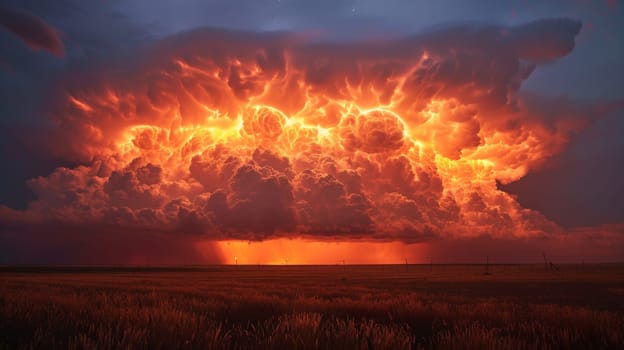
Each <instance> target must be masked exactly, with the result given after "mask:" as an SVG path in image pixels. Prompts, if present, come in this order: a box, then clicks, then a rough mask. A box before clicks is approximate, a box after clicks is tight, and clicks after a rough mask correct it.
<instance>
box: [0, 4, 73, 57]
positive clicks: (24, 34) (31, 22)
mask: <svg viewBox="0 0 624 350" xmlns="http://www.w3.org/2000/svg"><path fill="white" fill-rule="evenodd" d="M0 27H2V28H4V29H5V30H8V31H10V32H11V33H13V34H14V35H16V36H17V37H19V38H20V39H21V40H22V41H23V42H24V43H25V44H26V45H28V46H29V47H30V48H31V49H33V50H45V51H48V52H50V53H51V54H54V55H56V56H58V57H63V56H64V55H65V46H64V45H63V41H62V40H61V38H60V36H59V32H58V31H57V30H56V29H54V28H53V27H52V26H50V25H49V24H47V23H46V22H44V21H43V20H42V19H41V18H39V17H37V16H35V15H33V14H31V13H28V12H24V11H21V10H17V9H12V8H9V7H5V6H0Z"/></svg>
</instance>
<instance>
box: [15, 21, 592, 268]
mask: <svg viewBox="0 0 624 350" xmlns="http://www.w3.org/2000/svg"><path fill="white" fill-rule="evenodd" d="M464 29H465V28H464ZM477 29H478V30H477ZM477 29H475V30H472V31H466V30H463V29H462V28H454V29H449V30H443V31H440V32H434V33H429V34H427V35H423V36H415V37H411V38H407V39H401V40H394V41H388V42H362V43H340V44H327V43H314V42H306V41H302V39H301V37H299V36H296V35H290V34H283V33H260V34H258V33H246V32H236V31H220V30H197V31H194V32H190V33H186V34H183V35H180V36H177V37H174V38H170V39H167V40H164V41H163V42H161V43H160V44H158V45H156V46H155V47H153V48H151V49H150V50H147V51H146V52H145V53H144V54H143V56H141V57H140V58H138V59H137V62H120V63H117V64H116V65H115V64H113V65H111V66H110V67H103V68H100V69H95V68H94V69H92V70H91V71H87V72H80V74H77V75H76V76H75V77H68V78H67V82H64V84H65V85H66V87H65V88H64V89H62V93H61V95H59V97H58V99H56V103H54V104H53V105H52V106H51V107H50V110H51V111H53V112H52V113H53V115H54V122H55V123H56V124H57V126H58V130H59V132H58V134H57V135H56V136H55V137H52V139H51V141H50V142H49V143H48V144H47V148H48V149H50V150H51V151H52V152H55V153H56V154H57V155H60V156H63V157H66V158H69V159H72V160H75V161H80V162H82V163H83V164H84V165H82V166H78V167H74V168H58V169H57V170H56V171H54V172H53V173H52V174H50V175H49V176H45V177H39V178H36V179H33V180H31V182H30V185H31V187H32V189H33V191H34V192H35V194H36V195H37V200H35V201H33V202H32V203H31V204H30V207H29V210H28V211H27V212H25V213H20V214H19V215H22V216H24V215H26V216H29V215H30V216H31V217H36V218H37V220H40V221H42V222H46V221H54V222H66V223H72V224H74V225H80V224H89V225H101V224H105V225H111V227H118V228H123V229H126V230H139V231H141V232H145V231H155V232H169V233H171V232H175V233H177V234H184V235H189V236H191V237H200V238H201V239H207V240H223V241H228V242H229V243H227V244H225V245H224V244H221V245H220V247H221V249H222V250H223V251H224V252H225V253H224V255H225V256H230V257H231V258H233V256H237V257H238V259H239V261H240V262H245V263H256V262H261V263H278V262H279V261H281V259H282V258H284V259H288V260H289V262H290V263H299V262H301V263H304V262H328V261H329V262H333V261H334V260H336V259H343V257H338V258H336V257H334V255H336V256H348V257H349V262H391V261H394V260H396V256H395V255H396V254H395V253H392V254H390V253H383V254H382V253H380V255H376V254H377V253H373V252H379V249H382V251H384V252H387V251H393V252H396V251H399V253H397V254H398V255H401V257H400V259H399V260H402V259H403V258H404V257H405V256H404V255H405V254H403V253H402V252H400V251H401V249H400V247H399V246H400V245H401V244H402V243H401V244H399V243H396V244H395V243H387V244H386V245H384V246H376V247H377V248H375V249H373V246H369V245H368V243H340V244H337V243H323V241H332V242H333V241H335V240H336V239H338V240H342V239H346V240H350V241H352V242H353V241H354V240H362V241H376V242H392V241H401V242H406V243H418V242H424V241H429V240H431V239H438V238H456V237H463V238H465V237H479V236H483V235H487V236H492V237H498V238H509V237H534V236H538V235H543V234H546V233H552V232H555V231H557V230H558V227H557V225H556V224H554V223H552V222H550V221H549V220H547V219H546V218H544V217H543V216H542V215H541V214H540V213H538V212H536V211H533V210H530V209H526V208H522V207H521V206H520V205H519V204H518V202H517V201H516V200H515V199H514V198H513V197H512V196H510V195H509V194H507V193H505V192H503V191H500V190H499V189H498V188H497V182H501V183H509V182H513V181H516V180H518V179H520V178H522V177H523V176H524V175H525V174H527V172H529V171H531V170H532V169H535V168H536V167H539V166H540V165H541V164H543V163H544V162H545V161H546V160H547V159H548V158H549V157H551V156H552V155H554V154H556V153H558V152H560V151H561V150H562V149H563V148H564V147H565V145H566V144H567V142H568V141H569V139H570V137H571V135H573V134H574V133H575V132H578V131H579V130H581V129H582V128H583V127H584V125H585V124H586V123H587V121H588V118H586V116H584V115H558V114H557V113H552V111H549V115H548V116H545V113H544V115H542V114H540V111H539V108H534V106H531V105H530V101H529V100H525V99H523V97H522V95H521V94H520V93H519V88H520V86H521V83H522V82H523V81H524V80H525V79H527V78H528V77H529V76H530V74H531V72H532V71H533V70H534V69H535V68H536V64H537V63H536V62H542V61H546V60H550V59H553V58H556V57H559V56H561V55H564V54H567V53H568V52H569V51H570V50H571V49H572V47H573V44H574V36H575V35H576V34H577V33H578V31H579V29H580V24H579V23H577V22H575V21H572V20H545V21H537V22H534V23H530V24H527V25H524V26H520V27H515V28H500V27H492V26H485V27H480V28H477ZM540 33H544V34H545V35H539V34H540ZM546 34H548V35H546ZM470 43H473V44H470ZM120 67H123V68H122V69H120ZM129 67H130V68H129ZM290 238H303V239H308V240H312V241H317V243H310V242H307V241H306V242H307V243H305V244H304V243H302V242H304V241H300V240H294V241H293V240H289V239H290ZM267 239H269V240H271V241H270V242H271V243H250V244H251V246H254V247H255V246H258V245H261V246H262V247H263V249H264V247H266V249H267V250H268V251H272V250H273V249H274V248H275V247H279V248H280V249H279V250H280V251H282V250H284V249H285V251H287V252H288V251H289V250H290V249H291V248H290V247H293V248H292V249H294V250H296V251H297V252H298V253H297V254H295V253H292V254H291V253H288V254H287V255H288V257H286V256H283V255H284V253H274V254H268V255H262V254H261V255H257V254H256V253H253V252H252V251H251V250H248V249H247V248H246V247H248V246H247V243H236V242H237V241H241V242H247V241H252V242H256V241H262V240H267ZM304 246H305V249H306V251H309V253H304V251H303V250H302V249H299V248H303V247H304ZM380 247H383V248H380ZM386 247H387V248H388V249H387V250H386ZM330 248H331V249H330ZM326 249H327V253H323V252H324V251H325V250H326ZM362 250H364V251H366V252H367V253H366V254H367V256H362V257H360V258H358V257H357V256H358V255H357V253H354V252H356V251H362ZM410 257H411V258H414V257H413V256H410ZM345 259H346V258H345ZM256 260H258V261H256Z"/></svg>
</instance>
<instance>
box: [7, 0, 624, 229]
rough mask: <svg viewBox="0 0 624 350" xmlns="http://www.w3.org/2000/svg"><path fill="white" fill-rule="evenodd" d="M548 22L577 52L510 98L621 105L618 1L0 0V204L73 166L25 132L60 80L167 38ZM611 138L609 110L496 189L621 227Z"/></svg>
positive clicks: (369, 34) (622, 48)
mask: <svg viewBox="0 0 624 350" xmlns="http://www.w3.org/2000/svg"><path fill="white" fill-rule="evenodd" d="M31 15H32V16H31ZM551 17H569V18H574V19H578V20H580V21H581V22H582V23H583V28H582V30H581V33H580V34H579V35H578V37H577V38H576V39H577V40H576V47H575V49H574V51H573V52H572V53H571V54H569V55H567V56H564V57H561V58H559V59H556V60H554V61H552V62H548V63H546V64H544V65H541V66H540V67H539V69H537V70H536V71H535V72H534V73H533V74H532V75H531V77H530V78H529V80H528V81H527V82H526V83H525V84H524V85H523V86H522V90H521V93H523V94H524V93H526V94H527V95H531V94H535V93H537V94H540V95H545V96H551V97H557V98H561V99H562V100H566V101H568V100H569V101H574V102H573V103H579V104H582V103H597V104H605V103H615V104H617V103H618V102H619V103H621V102H622V101H623V99H624V92H623V91H624V89H623V88H622V84H624V65H623V63H622V62H624V21H623V19H624V4H622V3H619V2H618V1H616V0H602V1H597V0H594V1H591V0H550V1H543V0H510V1H498V0H471V1H464V0H437V1H427V0H417V1H415V0H386V1H374V0H350V1H345V0H318V1H307V0H270V1H269V0H239V1H236V0H220V1H212V0H211V1H206V0H177V1H173V0H169V1H166V0H134V1H121V0H98V1H79V0H55V1H48V0H0V43H1V45H0V162H1V164H3V165H4V166H3V171H2V172H1V173H0V204H2V205H6V206H8V207H11V208H15V209H24V208H26V206H27V204H28V203H29V202H30V201H31V200H33V199H34V195H33V194H32V193H31V191H30V189H29V188H28V187H27V185H26V181H27V180H28V179H31V178H34V177H37V176H47V175H49V174H50V173H51V172H52V171H53V170H54V169H55V168H57V167H59V166H68V167H72V166H75V165H77V161H76V160H69V159H64V158H63V157H54V156H51V155H49V154H48V153H46V152H41V150H40V149H38V148H37V146H36V144H37V142H36V140H35V138H37V137H38V136H35V135H45V134H46V133H47V132H48V131H49V128H51V125H49V122H48V121H47V120H48V118H47V113H48V112H49V111H47V110H46V109H45V108H44V106H47V104H46V103H47V102H48V100H49V99H50V98H51V96H53V95H54V94H52V92H54V91H55V88H56V87H57V84H58V79H59V78H60V77H62V76H64V75H65V74H66V73H67V72H74V71H76V70H77V69H81V68H84V67H89V66H91V65H95V64H103V63H105V62H107V61H110V60H115V59H116V58H118V57H128V56H134V55H135V52H138V50H139V49H140V48H141V47H146V46H149V45H150V44H151V43H154V42H156V41H159V40H161V39H163V38H166V37H169V36H171V35H174V34H178V33H182V32H185V31H188V30H192V29H195V28H199V27H216V28H235V29H245V30H250V31H289V32H303V33H312V34H313V35H317V36H318V37H320V38H321V40H324V41H342V42H348V41H353V40H367V39H375V40H378V39H384V38H395V37H404V36H407V35H412V34H417V33H423V32H427V31H432V30H435V29H438V28H443V27H446V26H449V25H455V24H458V23H468V22H470V23H480V24H495V25H501V26H514V25H519V24H522V23H526V22H528V21H532V20H536V19H543V18H551ZM38 20H41V22H37V21H38ZM24 21H34V22H33V23H35V24H34V25H35V27H36V26H37V25H40V26H41V27H40V30H39V31H38V32H35V33H30V34H29V33H28V32H27V33H25V34H24V35H19V34H16V33H17V32H20V30H21V29H20V23H24ZM29 23H30V22H29ZM16 28H17V29H16ZM21 33H24V32H23V31H22V32H21ZM42 33H43V34H42ZM20 36H21V37H20ZM59 43H60V44H61V45H62V47H60V48H59V47H58V45H59ZM24 130H28V131H29V132H23V131H24ZM622 135H624V109H622V108H614V111H612V112H609V113H607V114H606V115H604V116H602V117H600V118H599V119H598V120H595V121H593V122H592V123H591V125H589V126H588V127H587V128H586V129H585V130H584V131H583V132H582V133H580V134H579V135H576V136H575V137H574V138H573V139H572V141H571V143H570V145H569V146H568V147H567V149H566V150H565V151H563V152H562V153H560V154H558V155H556V156H555V157H554V158H552V159H551V161H549V163H548V164H547V165H546V166H544V167H543V168H541V169H539V170H535V171H532V172H530V173H529V174H528V175H526V176H525V177H524V178H522V179H520V180H518V181H516V182H514V183H511V184H507V185H501V187H502V188H503V189H504V190H505V191H507V192H509V193H512V194H515V195H517V196H518V201H519V202H520V203H521V204H522V205H523V206H524V207H527V208H531V209H536V210H538V211H540V212H541V213H543V214H544V215H545V216H546V217H547V218H548V219H551V220H553V221H555V222H557V223H559V224H561V225H562V226H564V227H569V228H572V227H583V226H596V225H602V224H617V223H622V222H624V176H622V174H624V137H622Z"/></svg>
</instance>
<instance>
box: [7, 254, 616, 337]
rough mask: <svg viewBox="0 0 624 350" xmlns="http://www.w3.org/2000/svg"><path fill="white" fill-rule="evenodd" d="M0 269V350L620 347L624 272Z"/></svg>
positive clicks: (447, 268) (566, 268) (522, 269)
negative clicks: (485, 272)
mask: <svg viewBox="0 0 624 350" xmlns="http://www.w3.org/2000/svg"><path fill="white" fill-rule="evenodd" d="M482 269H483V268H482V267H479V266H435V267H434V268H433V271H430V268H429V267H428V266H421V267H418V266H410V268H409V270H408V271H405V266H398V267H394V266H374V267H371V266H369V267H367V266H360V267H347V269H346V270H345V269H344V268H343V267H342V266H340V267H331V266H325V267H251V266H229V267H228V266H226V267H207V268H187V269H167V268H145V269H140V268H139V269H116V268H109V269H95V268H92V269H89V268H82V269H81V268H59V269H49V270H48V271H42V270H41V269H37V268H32V269H24V268H22V269H16V268H4V269H0V349H5V348H7V349H13V348H19V349H85V348H87V349H135V348H136V349H437V348H440V349H466V348H469V349H622V348H624V314H623V311H624V300H623V299H622V297H621V291H622V290H623V287H624V278H623V277H624V274H623V272H624V267H622V266H618V265H603V266H591V267H588V266H584V267H580V266H577V267H574V266H563V267H562V268H561V270H560V271H559V272H548V271H543V270H542V269H540V268H539V267H538V266H491V271H492V272H493V275H492V276H483V275H482Z"/></svg>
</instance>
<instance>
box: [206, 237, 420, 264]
mask: <svg viewBox="0 0 624 350" xmlns="http://www.w3.org/2000/svg"><path fill="white" fill-rule="evenodd" d="M213 244H214V245H216V248H217V249H218V250H219V251H220V253H221V256H222V258H223V261H222V263H223V264H239V265H257V264H260V265H342V264H404V263H405V260H406V259H407V262H408V263H410V264H417V263H426V262H428V257H427V256H428V251H427V249H426V245H425V244H405V243H401V242H321V241H310V240H305V239H300V238H298V239H287V238H279V239H272V240H267V241H261V242H248V241H235V240H233V241H220V242H204V243H198V244H197V246H198V249H199V250H200V251H202V249H205V248H202V247H204V246H209V247H210V248H209V249H210V250H212V249H214V246H213Z"/></svg>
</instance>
